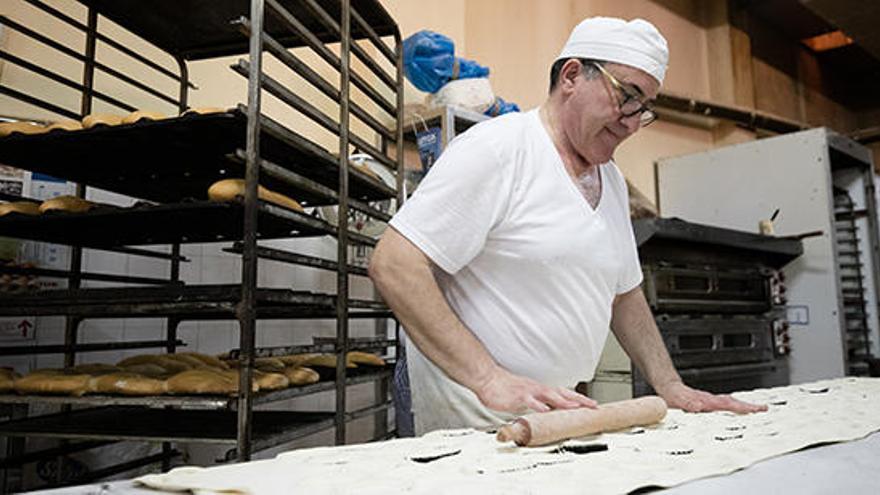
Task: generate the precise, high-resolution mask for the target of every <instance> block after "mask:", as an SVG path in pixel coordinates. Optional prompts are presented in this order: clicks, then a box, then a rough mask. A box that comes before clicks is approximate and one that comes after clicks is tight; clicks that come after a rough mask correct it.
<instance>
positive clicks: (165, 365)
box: [116, 354, 199, 374]
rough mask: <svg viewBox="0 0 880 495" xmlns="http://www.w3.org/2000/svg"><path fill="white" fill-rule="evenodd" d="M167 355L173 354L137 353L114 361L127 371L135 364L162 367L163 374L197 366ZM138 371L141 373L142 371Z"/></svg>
mask: <svg viewBox="0 0 880 495" xmlns="http://www.w3.org/2000/svg"><path fill="white" fill-rule="evenodd" d="M169 356H173V354H139V355H137V356H131V357H128V358H125V359H123V360H122V361H119V362H118V363H116V365H117V366H120V367H123V368H126V369H127V370H128V371H134V370H133V369H132V367H133V366H136V365H154V366H158V367H160V368H162V369H163V370H164V373H165V374H174V373H180V372H181V371H187V370H190V369H193V368H194V367H199V366H194V365H192V364H191V363H190V362H189V361H183V360H180V359H175V358H173V357H169ZM139 372H140V373H143V371H139Z"/></svg>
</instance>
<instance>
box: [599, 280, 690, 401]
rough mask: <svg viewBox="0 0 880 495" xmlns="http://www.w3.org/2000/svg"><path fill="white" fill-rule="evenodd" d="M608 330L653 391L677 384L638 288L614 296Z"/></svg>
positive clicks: (675, 372)
mask: <svg viewBox="0 0 880 495" xmlns="http://www.w3.org/2000/svg"><path fill="white" fill-rule="evenodd" d="M611 330H612V331H613V332H614V335H615V336H616V337H617V340H618V341H619V342H620V345H621V346H622V347H623V350H625V351H626V353H627V354H628V355H629V356H630V358H631V359H632V360H633V361H634V362H635V364H636V366H638V368H639V369H640V370H641V371H642V373H644V375H645V378H647V380H648V383H650V384H651V386H653V387H654V389H655V390H658V391H659V389H660V387H662V386H663V385H665V384H668V383H672V382H680V381H681V377H679V375H678V372H677V371H675V367H674V366H673V364H672V359H671V358H670V357H669V352H668V351H667V350H666V345H665V344H664V343H663V339H662V338H661V337H660V331H659V330H658V329H657V324H656V323H655V322H654V316H653V315H652V314H651V309H650V308H649V307H648V302H647V301H646V300H645V294H644V293H643V292H642V289H641V288H636V289H633V290H631V291H629V292H627V293H625V294H622V295H620V296H618V298H617V300H616V301H615V302H614V308H613V312H612V317H611Z"/></svg>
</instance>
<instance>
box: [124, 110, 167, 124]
mask: <svg viewBox="0 0 880 495" xmlns="http://www.w3.org/2000/svg"><path fill="white" fill-rule="evenodd" d="M166 118H168V116H167V115H165V114H163V113H159V112H153V111H150V110H137V111H135V112H131V113H130V114H128V115H126V116H125V117H123V118H122V123H123V124H134V123H135V122H139V121H141V120H162V119H166Z"/></svg>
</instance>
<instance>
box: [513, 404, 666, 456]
mask: <svg viewBox="0 0 880 495" xmlns="http://www.w3.org/2000/svg"><path fill="white" fill-rule="evenodd" d="M664 416H666V402H665V401H664V400H663V399H661V398H660V397H657V396H654V395H652V396H648V397H640V398H638V399H631V400H623V401H620V402H611V403H608V404H604V405H601V406H599V407H598V408H596V409H586V408H579V409H557V410H555V411H549V412H541V413H532V414H526V415H525V416H522V417H520V418H517V419H516V420H515V421H514V422H513V423H510V424H507V425H504V426H502V427H501V429H500V430H498V436H497V437H496V438H497V439H498V441H499V442H509V441H514V442H516V444H517V445H519V446H520V447H536V446H539V445H547V444H550V443H555V442H558V441H560V440H566V439H569V438H576V437H582V436H586V435H592V434H595V433H601V432H603V431H613V430H620V429H622V428H630V427H633V426H644V425H650V424H654V423H657V422H659V421H660V420H662V419H663V417H664Z"/></svg>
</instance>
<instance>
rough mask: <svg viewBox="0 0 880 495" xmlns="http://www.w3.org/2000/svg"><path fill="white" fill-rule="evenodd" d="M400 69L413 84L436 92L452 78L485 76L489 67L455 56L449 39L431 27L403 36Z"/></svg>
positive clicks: (424, 89)
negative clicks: (406, 36) (428, 29)
mask: <svg viewBox="0 0 880 495" xmlns="http://www.w3.org/2000/svg"><path fill="white" fill-rule="evenodd" d="M403 69H404V72H405V74H406V78H407V79H409V82H411V83H412V84H413V86H415V87H416V88H418V89H420V90H422V91H426V92H428V93H436V92H437V91H438V90H440V88H442V87H443V85H444V84H446V83H448V82H449V81H451V80H453V79H468V78H472V77H488V76H489V69H488V68H486V67H483V66H482V65H480V64H478V63H476V62H474V61H472V60H466V59H463V58H460V57H456V56H455V44H454V43H453V42H452V40H451V39H449V38H447V37H446V36H443V35H442V34H440V33H435V32H433V31H419V32H418V33H415V34H413V35H412V36H410V37H409V38H407V39H405V40H403Z"/></svg>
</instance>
